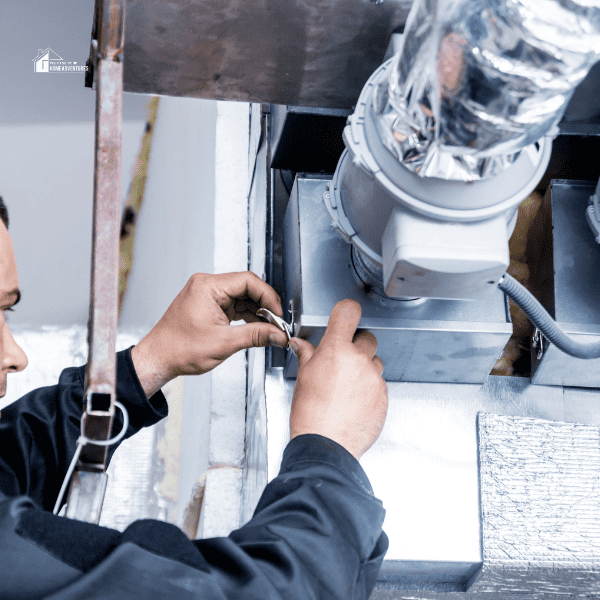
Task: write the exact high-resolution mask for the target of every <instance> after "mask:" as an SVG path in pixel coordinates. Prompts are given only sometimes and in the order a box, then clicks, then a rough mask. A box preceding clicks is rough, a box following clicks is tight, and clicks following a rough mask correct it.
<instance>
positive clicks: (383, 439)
mask: <svg viewBox="0 0 600 600" xmlns="http://www.w3.org/2000/svg"><path fill="white" fill-rule="evenodd" d="M293 387H294V381H292V380H289V379H286V378H285V377H284V376H283V372H282V370H281V369H271V370H269V371H267V373H266V379H265V394H266V423H267V429H266V435H267V444H268V446H267V447H266V448H264V449H263V453H264V455H265V461H266V462H267V469H268V473H267V479H268V480H271V479H272V478H273V477H275V476H276V475H277V473H278V470H279V466H280V464H281V456H282V453H283V450H284V448H285V445H286V444H287V441H288V439H289V415H290V408H291V400H292V394H293ZM388 390H389V409H388V416H387V420H386V423H385V426H384V428H383V431H382V434H381V436H380V438H379V439H378V441H377V442H376V443H375V445H374V446H373V447H372V448H371V449H370V450H369V451H368V452H367V453H366V454H365V455H364V456H363V457H362V459H361V461H360V463H361V465H362V466H363V468H364V469H365V471H366V473H367V475H368V477H369V480H370V481H371V484H372V486H373V489H374V491H375V495H376V496H377V497H378V498H380V499H381V500H382V501H383V505H384V507H385V509H386V511H387V514H386V520H385V523H384V530H385V531H386V533H387V534H388V536H389V538H390V547H389V550H388V553H387V555H386V558H385V560H384V563H383V564H384V566H383V569H382V572H381V576H380V581H379V583H378V588H381V589H390V588H397V589H415V590H437V591H439V592H442V591H454V592H457V591H464V588H465V586H466V583H467V581H468V579H469V577H470V576H471V575H472V574H473V572H474V571H475V570H476V568H477V567H478V566H479V565H480V564H482V561H483V555H482V550H481V544H480V540H481V525H480V509H479V480H478V450H477V430H476V418H477V413H478V412H480V411H485V412H491V413H496V414H500V415H517V416H524V417H534V418H541V419H548V420H553V421H564V420H565V418H566V416H565V404H564V402H563V390H562V388H560V387H543V386H532V385H530V383H529V380H528V379H524V378H513V377H488V378H487V379H486V381H485V383H484V385H483V386H480V385H469V384H440V383H408V382H407V383H400V382H388ZM572 417H575V419H574V420H577V417H579V414H578V413H577V414H573V413H572V414H570V415H569V418H572ZM394 597H395V596H394ZM398 597H399V598H400V597H409V596H408V595H406V596H401V595H400V596H398ZM413 597H415V598H418V597H419V596H418V595H416V594H415V595H414V596H413Z"/></svg>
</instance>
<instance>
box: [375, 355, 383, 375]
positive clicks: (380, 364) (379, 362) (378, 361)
mask: <svg viewBox="0 0 600 600" xmlns="http://www.w3.org/2000/svg"><path fill="white" fill-rule="evenodd" d="M373 364H374V365H375V367H376V368H377V370H378V371H379V375H380V376H381V375H383V361H382V360H381V359H380V358H379V356H375V357H373Z"/></svg>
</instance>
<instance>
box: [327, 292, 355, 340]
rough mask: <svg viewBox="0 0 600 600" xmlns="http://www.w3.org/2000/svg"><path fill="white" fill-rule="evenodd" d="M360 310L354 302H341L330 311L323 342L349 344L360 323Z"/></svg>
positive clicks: (347, 300)
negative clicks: (330, 341) (345, 342)
mask: <svg viewBox="0 0 600 600" xmlns="http://www.w3.org/2000/svg"><path fill="white" fill-rule="evenodd" d="M361 314H362V309H361V307H360V304H359V303H358V302H356V300H349V299H346V300H341V301H340V302H338V303H337V304H336V305H335V306H334V307H333V310H332V311H331V315H330V316H329V322H328V323H327V329H326V330H325V334H324V335H323V340H324V341H325V340H339V341H347V342H351V341H352V339H353V338H354V334H355V333H356V328H357V327H358V324H359V322H360V316H361Z"/></svg>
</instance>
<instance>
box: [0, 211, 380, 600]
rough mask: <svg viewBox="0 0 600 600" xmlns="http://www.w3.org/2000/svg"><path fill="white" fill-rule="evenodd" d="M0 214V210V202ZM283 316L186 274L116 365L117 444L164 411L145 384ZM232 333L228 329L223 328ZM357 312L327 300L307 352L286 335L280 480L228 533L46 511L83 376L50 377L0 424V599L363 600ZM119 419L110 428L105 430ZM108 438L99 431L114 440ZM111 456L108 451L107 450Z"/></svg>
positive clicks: (226, 348) (372, 385) (375, 507)
mask: <svg viewBox="0 0 600 600" xmlns="http://www.w3.org/2000/svg"><path fill="white" fill-rule="evenodd" d="M0 204H1V203H0ZM0 218H1V219H2V221H3V223H1V224H0V309H1V316H0V327H1V335H0V364H1V372H0V393H1V394H2V395H4V393H5V391H6V376H7V374H8V373H13V372H17V371H21V370H22V369H24V368H25V367H26V365H27V358H26V356H25V354H24V352H23V351H22V350H21V348H19V346H18V345H17V344H16V342H15V340H14V339H13V337H12V335H11V333H10V330H9V328H8V326H7V324H6V321H5V313H6V311H10V310H12V308H13V307H14V305H15V304H16V303H17V302H18V301H19V298H20V291H19V287H18V276H17V269H16V264H15V258H14V252H13V248H12V243H11V240H10V236H9V234H8V230H7V227H8V215H7V214H6V211H5V207H2V206H0ZM259 307H265V308H268V309H269V310H272V311H273V312H275V313H277V314H278V315H282V314H283V313H282V309H281V304H280V300H279V298H278V296H277V294H276V293H275V291H274V290H273V289H272V288H271V287H270V286H269V285H267V284H266V283H265V282H263V281H262V280H261V279H259V278H258V277H256V276H255V275H253V274H251V273H229V274H224V275H205V274H197V275H194V276H193V277H192V278H191V279H190V280H189V281H188V283H187V284H186V286H185V288H184V289H183V290H182V291H181V293H180V294H179V295H178V296H177V297H176V298H175V300H174V301H173V303H172V304H171V306H170V307H169V309H168V310H167V312H166V313H165V314H164V316H163V317H162V318H161V320H160V321H159V322H158V324H157V325H156V326H155V327H154V328H153V329H152V331H150V333H149V334H148V335H147V336H146V337H145V338H144V339H143V340H142V341H141V342H140V343H139V344H138V345H137V346H135V347H133V348H131V349H129V350H126V351H124V352H120V353H118V354H117V397H118V399H119V401H120V402H122V403H123V404H124V406H125V407H126V409H127V411H128V414H129V417H130V424H129V428H128V431H127V435H128V436H131V435H133V434H134V433H135V432H136V431H138V430H139V429H141V428H142V427H145V426H148V425H151V424H153V423H156V422H157V421H158V420H160V419H161V418H163V417H164V416H166V414H167V406H166V401H165V397H164V396H163V394H162V392H161V391H160V388H161V387H162V386H163V385H164V384H165V383H166V382H167V381H169V380H171V379H173V378H174V377H177V376H179V375H192V374H202V373H206V372H208V371H210V370H211V369H213V368H214V367H215V366H217V365H218V364H220V363H221V362H223V361H224V360H225V359H227V358H228V357H229V356H231V355H232V354H233V353H234V352H237V351H238V350H241V349H244V348H250V347H253V346H259V347H260V346H266V345H268V344H275V345H284V344H285V339H284V336H283V334H282V333H281V332H280V331H278V330H277V329H276V328H275V327H273V326H272V325H269V324H267V323H261V322H259V319H258V318H257V317H256V315H255V313H256V310H257V309H258V308H259ZM237 319H244V320H245V321H247V324H246V325H242V326H239V327H230V326H229V324H230V322H231V321H232V320H237ZM359 320H360V306H359V305H358V304H357V303H356V302H353V301H350V300H344V301H342V302H340V303H338V304H337V305H336V306H335V308H334V309H333V311H332V313H331V317H330V320H329V325H328V327H327V331H326V333H325V336H324V337H323V340H322V342H321V343H320V344H319V346H318V347H317V348H316V349H315V348H314V347H313V346H312V345H311V344H310V343H308V342H306V341H305V340H301V339H297V338H293V339H292V341H291V342H290V346H291V348H292V349H293V350H294V352H295V353H296V354H297V356H298V359H299V365H300V366H299V370H298V379H297V383H296V388H295V390H294V397H293V403H292V412H291V418H290V430H291V431H290V433H291V441H290V443H289V444H288V446H287V448H286V450H285V452H284V456H283V460H282V465H281V471H280V473H279V476H278V477H276V478H275V479H274V480H273V481H272V482H271V483H269V485H268V486H267V487H266V489H265V491H264V493H263V494H262V497H261V499H260V502H259V504H258V507H257V509H256V511H255V513H254V516H253V518H252V519H251V520H250V522H249V523H247V524H246V525H244V526H243V527H242V528H240V529H239V530H237V531H234V532H233V533H231V534H230V535H229V537H227V538H213V539H204V540H196V541H190V540H189V539H187V538H186V536H185V535H184V534H183V533H182V532H181V531H180V530H179V529H178V528H177V527H175V526H174V525H170V524H167V523H163V522H160V521H152V520H145V521H136V522H135V523H133V524H132V525H130V526H129V527H128V528H127V529H126V530H125V531H124V532H123V533H121V532H118V531H116V530H113V529H108V528H105V527H100V526H97V525H92V524H88V523H83V522H79V521H74V520H71V519H66V518H62V517H58V516H55V515H53V514H51V513H50V512H48V511H50V510H52V507H53V505H54V503H55V501H56V497H57V494H58V492H59V488H60V485H61V483H62V480H63V478H64V477H65V473H66V470H67V468H68V465H69V463H70V461H71V459H72V456H73V453H74V451H75V445H76V440H77V438H78V436H79V421H80V418H81V407H82V395H83V376H84V372H85V367H78V368H75V367H74V368H70V369H66V370H65V371H63V372H62V374H61V376H60V379H59V383H58V385H56V386H52V387H47V388H42V389H39V390H35V391H33V392H31V393H29V394H27V395H26V396H24V397H23V398H21V399H20V400H19V401H17V402H15V403H14V404H11V405H10V406H8V407H7V408H5V409H4V411H3V413H2V416H1V418H0V598H2V599H4V600H10V599H16V598H19V599H20V600H23V599H29V598H49V599H62V600H70V599H83V598H85V599H86V600H91V599H94V598H103V599H104V598H106V599H111V600H114V599H127V600H129V599H136V598H140V599H142V598H143V599H144V600H153V599H159V598H160V599H161V600H162V599H165V598H169V599H170V598H177V599H178V598H184V599H188V598H189V599H192V598H198V599H200V598H201V599H212V598H219V599H224V598H236V599H238V598H239V599H242V598H243V599H244V600H251V599H254V598H257V599H260V600H267V599H270V598H273V599H281V598H285V599H286V600H293V599H296V598H297V599H301V598H302V599H305V598H323V599H327V600H331V599H338V598H339V599H342V598H343V599H344V600H347V599H356V600H359V599H366V598H368V596H369V595H370V593H371V591H372V590H373V587H374V585H375V581H376V577H377V573H378V571H379V568H380V565H381V562H382V560H383V556H384V554H385V551H386V550H387V537H386V535H385V533H383V532H382V530H381V526H382V523H383V518H384V514H385V513H384V510H383V508H382V506H381V502H380V501H379V500H377V499H376V498H375V497H374V496H373V493H372V490H371V487H370V484H369V481H368V479H367V477H366V475H365V473H364V471H363V470H362V468H361V467H360V465H359V463H358V461H357V459H358V458H360V457H361V455H362V454H363V453H364V452H365V451H366V450H367V449H368V448H369V447H370V446H371V445H372V444H373V443H374V442H375V440H376V439H377V437H378V436H379V433H380V432H381V429H382V427H383V423H384V420H385V415H386V411H387V388H386V384H385V382H384V381H383V379H382V377H381V375H382V371H383V364H382V362H381V360H380V359H379V358H378V357H377V356H376V355H375V353H376V350H377V342H376V340H375V337H374V336H373V335H371V334H370V333H367V332H361V333H358V334H356V328H357V326H358V322H359ZM122 424H123V419H122V415H120V414H119V415H117V416H116V417H115V425H114V429H113V432H114V433H118V432H119V431H120V429H121V426H122ZM114 433H113V435H114ZM114 450H115V446H111V447H110V454H111V455H112V453H113V452H114Z"/></svg>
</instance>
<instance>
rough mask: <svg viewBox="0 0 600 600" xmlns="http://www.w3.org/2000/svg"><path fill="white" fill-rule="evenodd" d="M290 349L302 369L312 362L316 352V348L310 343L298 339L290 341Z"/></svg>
mask: <svg viewBox="0 0 600 600" xmlns="http://www.w3.org/2000/svg"><path fill="white" fill-rule="evenodd" d="M290 349H291V350H292V352H293V353H294V354H295V355H296V356H297V357H298V364H299V366H300V367H302V365H304V364H306V363H307V362H308V361H309V360H310V357H311V356H312V355H313V352H314V351H315V347H314V346H313V345H312V344H311V343H310V342H307V341H306V340H302V339H300V338H296V337H294V338H292V339H291V340H290Z"/></svg>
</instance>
